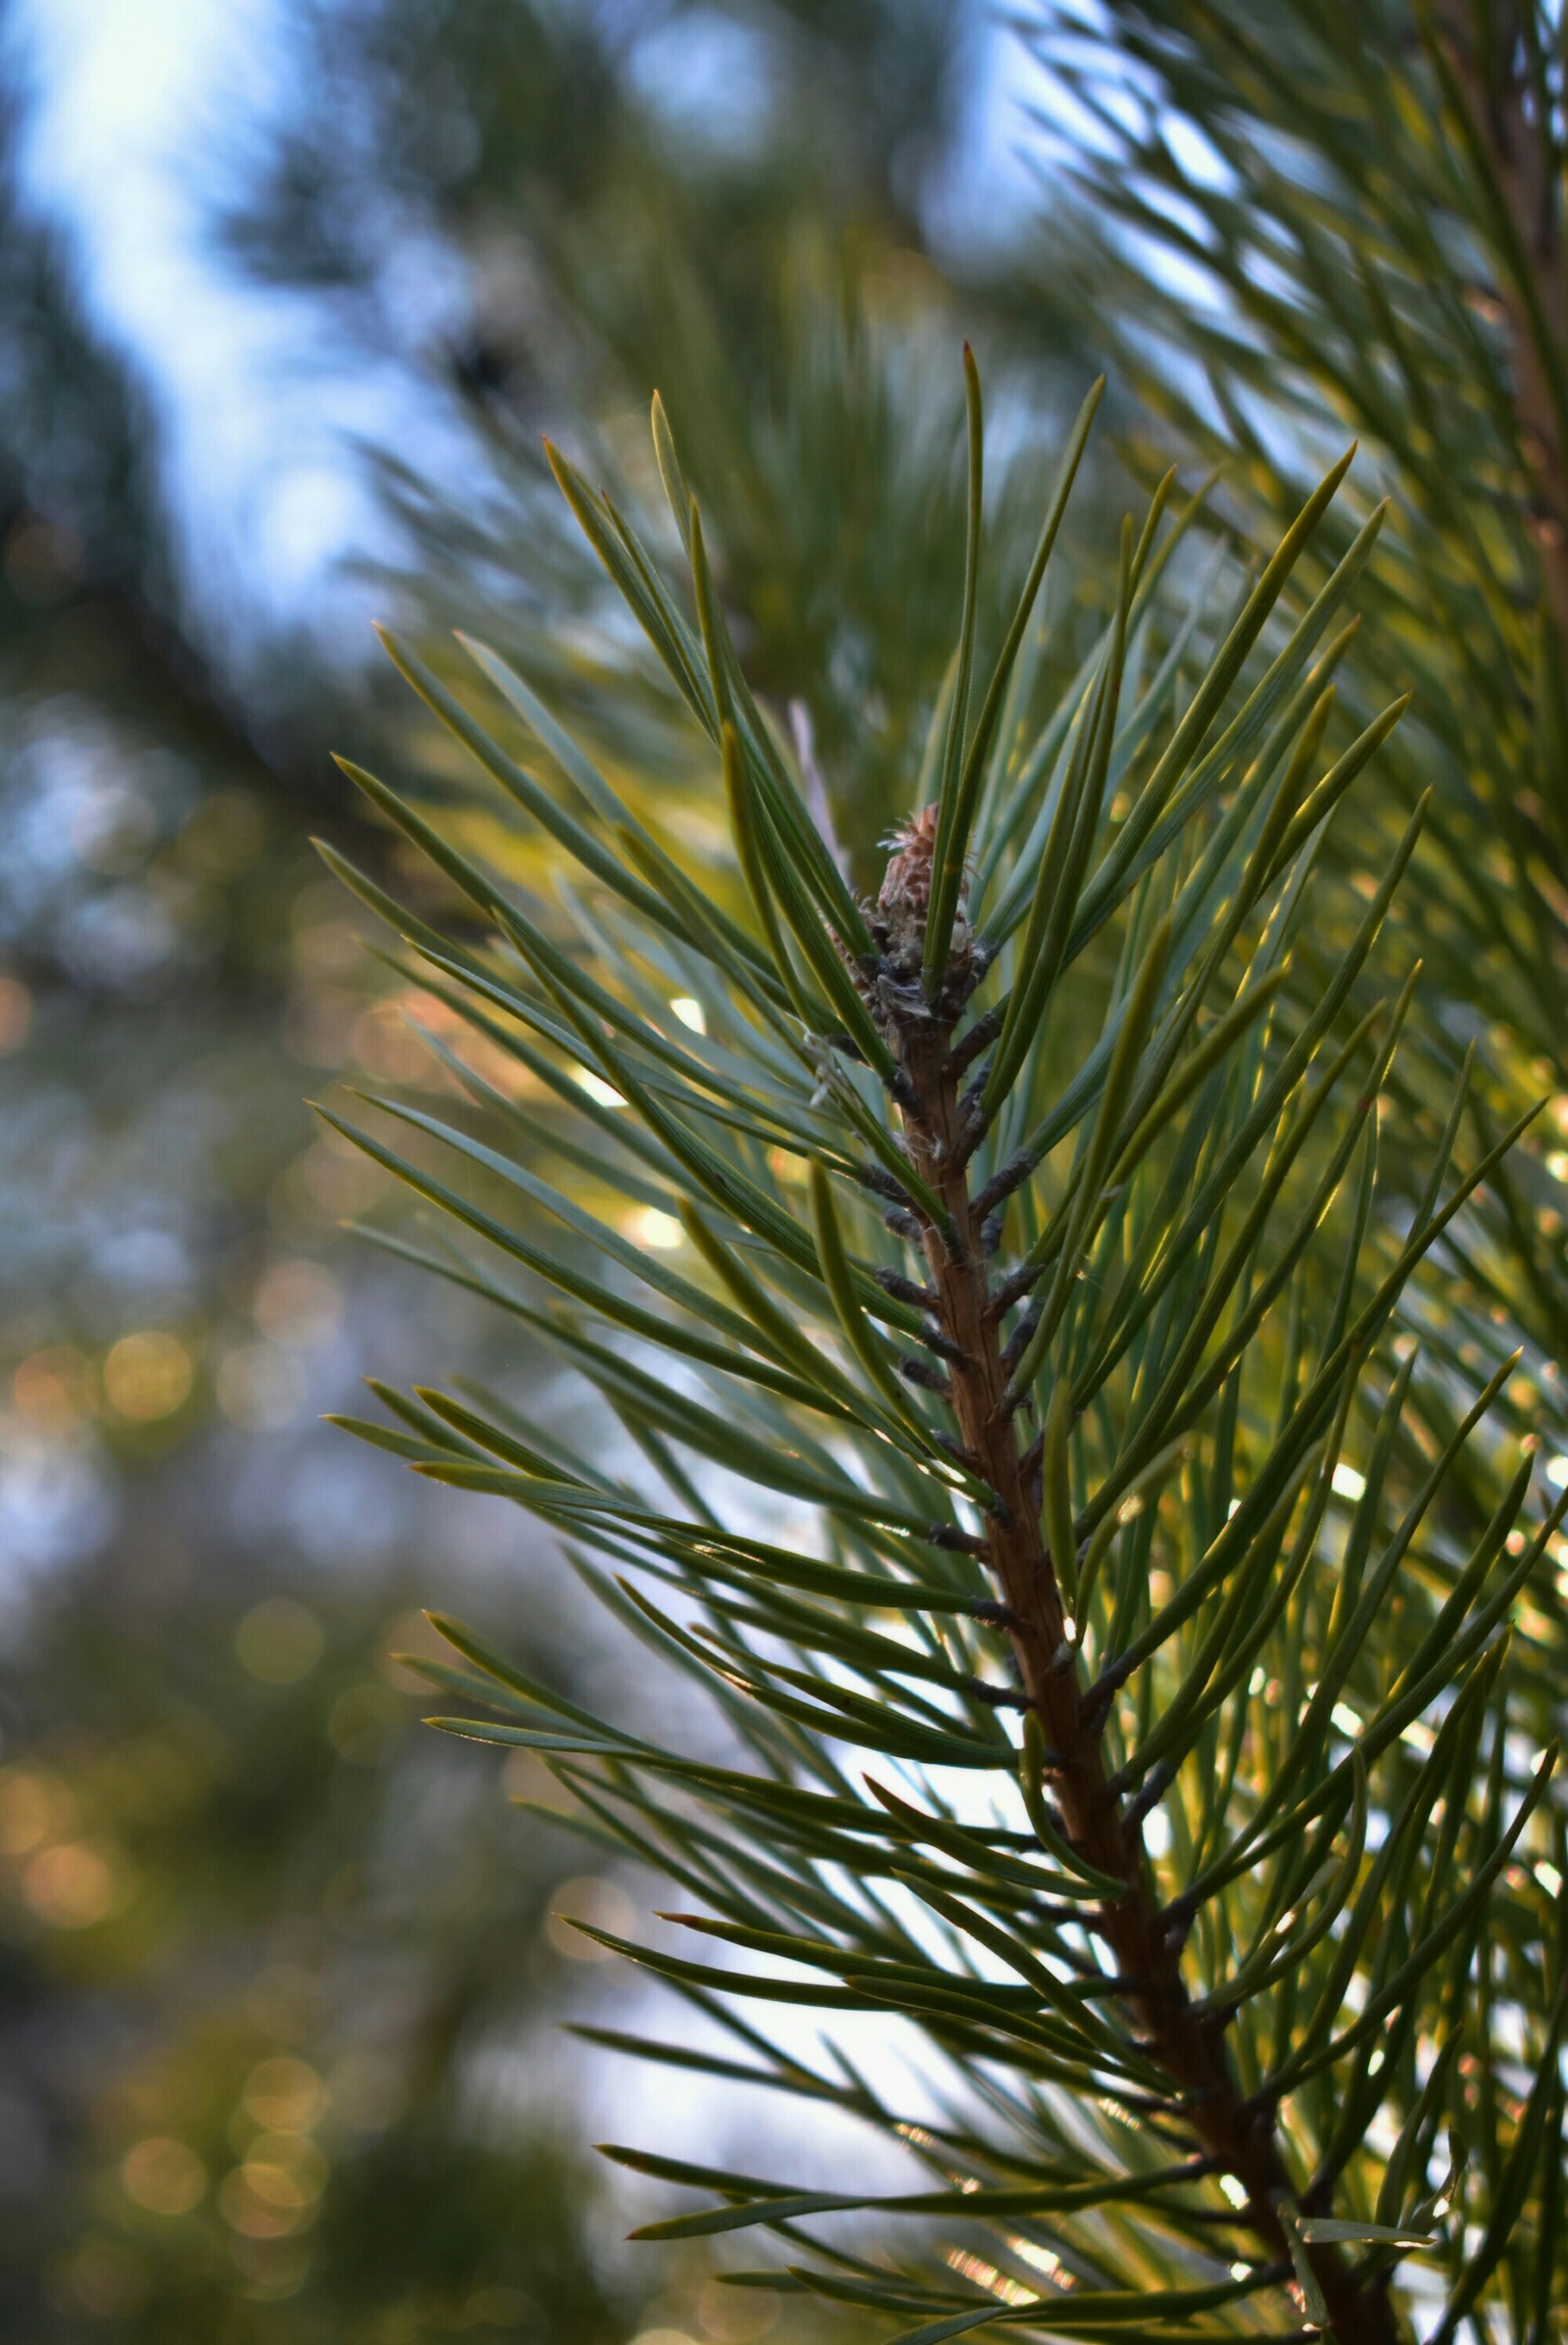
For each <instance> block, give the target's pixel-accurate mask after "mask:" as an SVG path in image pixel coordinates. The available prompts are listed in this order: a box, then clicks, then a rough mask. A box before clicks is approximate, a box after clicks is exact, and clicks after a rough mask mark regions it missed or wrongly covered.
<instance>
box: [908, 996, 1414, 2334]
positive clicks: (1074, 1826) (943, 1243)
mask: <svg viewBox="0 0 1568 2345" xmlns="http://www.w3.org/2000/svg"><path fill="white" fill-rule="evenodd" d="M888 1030H889V1033H890V1036H891V1038H892V1040H893V1042H894V1047H895V1050H896V1051H897V1054H898V1057H899V1060H900V1064H901V1065H902V1067H903V1069H904V1072H905V1074H906V1076H907V1079H908V1083H909V1086H910V1089H911V1092H912V1095H913V1097H914V1098H915V1099H917V1100H918V1106H917V1107H916V1106H912V1105H911V1106H908V1107H907V1108H906V1109H905V1110H904V1124H905V1135H906V1143H907V1148H908V1151H909V1156H910V1160H911V1162H912V1163H913V1165H914V1166H915V1168H916V1170H917V1171H918V1172H919V1173H920V1174H921V1176H922V1178H923V1179H924V1180H925V1181H926V1182H927V1183H929V1185H930V1186H931V1188H932V1189H934V1190H935V1191H936V1192H937V1193H938V1195H939V1196H940V1197H941V1198H942V1201H943V1203H944V1205H945V1206H946V1208H947V1210H948V1213H949V1215H950V1216H951V1221H952V1243H951V1245H950V1242H949V1240H948V1239H946V1238H944V1236H943V1234H942V1233H941V1232H939V1231H938V1230H936V1229H935V1228H933V1227H931V1226H930V1225H929V1224H923V1225H922V1229H921V1242H922V1246H923V1248H924V1252H925V1257H926V1261H927V1263H928V1265H929V1268H930V1277H931V1284H932V1287H933V1289H934V1291H935V1295H936V1306H937V1314H938V1317H939V1318H940V1321H941V1324H942V1327H943V1329H944V1332H945V1333H946V1334H947V1336H948V1337H949V1338H950V1339H951V1341H952V1343H954V1344H955V1345H956V1348H957V1351H958V1353H959V1354H960V1355H961V1356H960V1357H957V1358H955V1359H953V1360H952V1361H951V1363H950V1370H949V1372H950V1375H951V1378H952V1388H953V1408H954V1412H955V1415H956V1419H957V1423H958V1429H959V1434H960V1437H961V1440H962V1441H963V1443H964V1445H965V1447H966V1448H968V1449H970V1450H972V1451H973V1453H974V1455H975V1457H976V1459H977V1460H978V1462H979V1469H980V1472H981V1474H982V1476H983V1478H984V1479H985V1481H986V1482H987V1483H989V1485H990V1486H991V1488H992V1490H994V1491H995V1492H996V1495H997V1497H998V1499H999V1500H1000V1501H1001V1504H1000V1507H999V1510H998V1512H997V1514H996V1515H995V1517H994V1518H993V1520H992V1522H991V1524H990V1526H989V1528H988V1535H987V1536H988V1542H989V1545H990V1549H991V1557H992V1564H993V1568H994V1570H995V1571H996V1574H997V1577H998V1580H999V1582H1000V1593H1001V1596H1002V1598H1003V1600H1004V1602H1005V1606H1006V1608H1007V1617H1008V1628H1007V1634H1008V1635H1009V1636H1010V1637H1011V1640H1012V1645H1013V1650H1014V1652H1015V1654H1016V1656H1017V1662H1018V1669H1019V1673H1020V1676H1021V1678H1022V1682H1023V1687H1024V1690H1025V1692H1026V1693H1027V1694H1028V1696H1029V1698H1030V1701H1031V1704H1032V1706H1033V1707H1034V1708H1035V1710H1036V1711H1037V1712H1038V1714H1039V1717H1040V1721H1041V1724H1042V1726H1043V1728H1044V1730H1045V1736H1046V1740H1047V1742H1048V1743H1049V1744H1051V1745H1052V1746H1053V1747H1054V1750H1055V1751H1056V1752H1057V1753H1058V1754H1059V1755H1060V1758H1061V1760H1062V1762H1063V1767H1062V1772H1061V1773H1060V1774H1059V1775H1058V1776H1057V1777H1056V1778H1055V1779H1054V1789H1055V1792H1056V1796H1057V1799H1058V1801H1059V1804H1060V1807H1061V1811H1062V1815H1063V1817H1064V1819H1065V1821H1066V1825H1067V1830H1068V1832H1069V1834H1070V1836H1071V1839H1072V1842H1073V1845H1074V1847H1075V1848H1077V1849H1078V1850H1079V1852H1080V1853H1081V1854H1082V1855H1083V1856H1084V1857H1085V1858H1086V1859H1087V1860H1088V1861H1089V1862H1090V1863H1091V1864H1093V1865H1095V1866H1097V1867H1098V1868H1099V1869H1100V1870H1101V1871H1102V1872H1104V1873H1108V1874H1112V1875H1114V1877H1115V1878H1116V1879H1117V1880H1119V1881H1124V1882H1125V1883H1126V1889H1125V1893H1124V1894H1123V1895H1122V1896H1120V1897H1119V1898H1117V1899H1115V1900H1114V1901H1113V1902H1110V1903H1107V1904H1105V1905H1104V1906H1103V1907H1101V1908H1100V1910H1099V1914H1098V1917H1097V1923H1096V1927H1097V1929H1098V1930H1099V1933H1100V1934H1101V1936H1102V1937H1103V1939H1104V1940H1105V1942H1106V1944H1107V1945H1108V1946H1109V1947H1110V1949H1111V1952H1112V1954H1113V1957H1114V1968H1115V1970H1116V1972H1117V1974H1118V1975H1119V1976H1122V1977H1124V1978H1126V1979H1129V1980H1136V1981H1137V1984H1136V1986H1131V1987H1129V1989H1128V1992H1127V1998H1126V1999H1127V2002H1128V2004H1129V2005H1130V2007H1131V2010H1132V2013H1133V2016H1134V2018H1135V2020H1136V2022H1137V2025H1138V2027H1139V2030H1140V2032H1141V2034H1142V2036H1143V2038H1144V2040H1145V2042H1146V2044H1147V2046H1148V2048H1149V2049H1150V2051H1151V2053H1152V2057H1153V2058H1154V2059H1155V2060H1156V2061H1157V2062H1158V2063H1159V2065H1160V2067H1161V2068H1163V2069H1164V2071H1165V2073H1166V2074H1167V2076H1169V2077H1170V2079H1171V2082H1172V2084H1173V2085H1175V2086H1176V2087H1177V2088H1178V2090H1179V2092H1180V2095H1181V2098H1182V2105H1183V2114H1184V2116H1185V2118H1186V2121H1187V2122H1188V2123H1189V2124H1190V2125H1191V2126H1192V2128H1193V2130H1194V2132H1195V2133H1196V2134H1197V2136H1198V2137H1199V2139H1200V2140H1201V2143H1202V2146H1203V2149H1204V2150H1205V2152H1206V2153H1207V2154H1208V2155H1210V2156H1211V2157H1213V2158H1214V2159H1216V2160H1217V2161H1218V2164H1219V2166H1220V2169H1221V2171H1223V2172H1225V2173H1228V2174H1234V2175H1235V2176H1236V2177H1237V2179H1238V2180H1239V2181H1240V2182H1241V2183H1242V2184H1243V2186H1244V2187H1245V2189H1246V2191H1247V2207H1246V2210H1245V2221H1246V2223H1248V2224H1249V2225H1250V2228H1251V2230H1252V2232H1253V2234H1254V2236H1255V2238H1256V2239H1257V2241H1258V2243H1259V2245H1260V2247H1261V2248H1262V2250H1263V2253H1264V2256H1265V2258H1266V2260H1267V2261H1269V2262H1271V2263H1273V2262H1286V2263H1288V2262H1289V2260H1290V2248H1289V2243H1288V2241H1287V2239H1286V2235H1285V2230H1284V2227H1283V2225H1282V2223H1281V2222H1280V2218H1279V2214H1278V2211H1277V2205H1276V2200H1277V2196H1278V2194H1279V2193H1281V2192H1283V2191H1285V2190H1286V2189H1288V2187H1289V2184H1288V2178H1287V2175H1286V2172H1285V2167H1284V2162H1283V2159H1282V2156H1281V2153H1280V2147H1279V2143H1278V2139H1277V2137H1276V2134H1275V2130H1274V2125H1273V2123H1272V2119H1271V2117H1270V2116H1269V2115H1268V2113H1266V2112H1264V2113H1262V2114H1259V2113H1257V2112H1256V2111H1254V2110H1252V2109H1250V2107H1249V2106H1248V2104H1247V2102H1246V2100H1245V2099H1244V2097H1243V2095H1242V2094H1241V2092H1240V2091H1239V2090H1238V2087H1237V2084H1236V2081H1235V2078H1234V2076H1233V2075H1232V2072H1231V2066H1230V2062H1229V2059H1228V2058H1227V2055H1226V2051H1225V2045H1224V2038H1223V2030H1222V2028H1221V2027H1219V2026H1217V2025H1215V2024H1214V2023H1213V2022H1210V2021H1204V2020H1201V2019H1200V2018H1199V2016H1198V2015H1197V2013H1196V2012H1195V2011H1194V2009H1193V2006H1192V2001H1191V1998H1190V1997H1189V1995H1188V1993H1187V1989H1186V1986H1185V1984H1184V1982H1183V1979H1182V1976H1181V1962H1180V1949H1179V1946H1178V1945H1177V1944H1176V1943H1175V1942H1174V1940H1173V1938H1172V1936H1171V1935H1170V1934H1169V1933H1168V1932H1167V1931H1166V1930H1164V1928H1163V1927H1162V1922H1161V1916H1160V1911H1159V1905H1158V1901H1157V1899H1156V1897H1155V1895H1154V1890H1153V1884H1152V1881H1151V1879H1150V1875H1149V1870H1148V1867H1147V1864H1146V1861H1145V1858H1144V1851H1143V1837H1142V1831H1141V1828H1137V1827H1134V1828H1133V1829H1129V1827H1128V1822H1127V1818H1126V1814H1125V1811H1124V1809H1123V1807H1122V1803H1121V1800H1120V1799H1119V1797H1118V1796H1117V1794H1116V1793H1115V1792H1114V1791H1113V1790H1112V1789H1111V1787H1110V1784H1109V1783H1108V1781H1107V1778H1106V1774H1105V1769H1104V1764H1103V1754H1102V1750H1101V1740H1100V1736H1101V1727H1100V1725H1099V1724H1098V1723H1093V1724H1092V1723H1090V1722H1088V1721H1086V1719H1085V1717H1084V1714H1083V1705H1082V1694H1083V1688H1082V1686H1081V1685H1080V1683H1079V1671H1078V1666H1077V1661H1076V1657H1075V1656H1074V1655H1073V1654H1072V1652H1071V1650H1070V1648H1069V1647H1068V1645H1067V1642H1066V1635H1065V1623H1064V1617H1063V1608H1062V1602H1061V1596H1060V1592H1059V1590H1058V1588H1057V1585H1056V1578H1055V1573H1054V1570H1053V1568H1052V1562H1051V1558H1050V1556H1049V1554H1048V1553H1047V1551H1046V1547H1045V1543H1044V1540H1043V1538H1042V1534H1041V1526H1040V1498H1039V1492H1038V1490H1037V1489H1036V1488H1034V1487H1033V1486H1032V1478H1031V1473H1030V1470H1029V1468H1028V1466H1027V1464H1026V1459H1025V1453H1024V1451H1023V1450H1022V1449H1021V1447H1020V1445H1019V1440H1018V1434H1017V1430H1016V1424H1015V1419H1014V1417H1013V1416H1012V1415H1011V1414H1009V1413H1008V1412H1007V1410H1006V1409H1005V1402H1004V1394H1005V1388H1006V1382H1007V1378H1006V1373H1005V1368H1004V1366H1003V1363H1002V1349H1001V1335H1000V1330H999V1328H998V1326H997V1325H996V1323H995V1322H994V1320H993V1319H992V1318H991V1317H990V1316H989V1315H988V1312H987V1303H988V1301H989V1299H990V1297H989V1292H988V1281H987V1277H986V1270H985V1259H984V1253H983V1249H982V1246H981V1243H980V1232H979V1228H978V1226H977V1220H976V1215H975V1212H974V1201H973V1199H972V1198H971V1197H970V1194H969V1184H968V1179H967V1175H966V1172H965V1170H964V1163H963V1152H962V1148H961V1144H960V1129H959V1126H960V1114H959V1106H958V1083H957V1078H956V1075H955V1072H954V1069H953V1066H952V1064H951V1053H950V1043H951V1038H952V1021H951V1019H947V1020H945V1019H944V1018H942V1017H941V1016H936V1015H932V1014H930V1013H928V1012H923V1011H919V1010H914V1011H911V1013H910V1014H908V1015H902V1016H901V1015H898V1014H896V1013H895V1014H894V1015H893V1016H892V1017H890V1018H889V1020H888ZM1306 2252H1307V2254H1308V2256H1309V2257H1310V2261H1311V2267H1312V2271H1313V2273H1314V2275H1315V2277H1316V2279H1317V2282H1318V2285H1319V2287H1320V2288H1321V2290H1322V2292H1323V2298H1324V2302H1325V2303H1326V2304H1327V2306H1328V2309H1329V2315H1330V2320H1331V2322H1332V2326H1333V2333H1334V2335H1335V2337H1336V2338H1337V2339H1338V2340H1339V2345H1395V2340H1396V2338H1397V2333H1398V2332H1397V2325H1396V2322H1395V2318H1394V2314H1393V2310H1392V2307H1391V2305H1390V2303H1389V2299H1388V2294H1387V2290H1386V2287H1384V2286H1381V2285H1377V2284H1374V2285H1373V2286H1371V2287H1365V2288H1363V2287H1360V2286H1358V2285H1357V2283H1356V2280H1355V2277H1354V2274H1353V2273H1352V2272H1351V2271H1350V2269H1349V2267H1348V2264H1347V2263H1346V2262H1345V2260H1344V2258H1343V2257H1342V2256H1341V2255H1340V2254H1339V2253H1338V2251H1337V2250H1335V2249H1332V2248H1324V2247H1312V2248H1309V2249H1308V2250H1307V2251H1306Z"/></svg>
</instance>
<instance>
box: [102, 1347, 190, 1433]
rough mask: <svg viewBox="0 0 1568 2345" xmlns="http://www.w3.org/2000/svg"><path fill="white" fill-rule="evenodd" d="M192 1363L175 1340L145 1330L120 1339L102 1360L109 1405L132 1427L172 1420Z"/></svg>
mask: <svg viewBox="0 0 1568 2345" xmlns="http://www.w3.org/2000/svg"><path fill="white" fill-rule="evenodd" d="M193 1374H194V1364H193V1362H192V1360H191V1356H190V1353H189V1352H188V1351H187V1350H186V1348H185V1346H184V1344H183V1343H180V1342H179V1340H178V1338H177V1337H175V1336H171V1335H166V1334H165V1333H164V1332H163V1331H162V1330H161V1329H157V1328H148V1329H145V1330H144V1331H142V1332H141V1333H139V1334H137V1335H132V1336H122V1337H121V1339H120V1342H119V1343H116V1344H114V1345H113V1346H112V1348H111V1350H110V1352H109V1356H108V1357H107V1359H106V1360H105V1361H104V1392H105V1393H106V1394H107V1396H108V1399H109V1404H110V1406H111V1407H112V1408H113V1409H114V1410H115V1411H116V1412H117V1414H119V1415H120V1416H122V1417H126V1418H128V1419H129V1420H130V1421H131V1423H132V1424H151V1423H153V1422H154V1421H155V1420H156V1419H158V1418H159V1417H172V1415H173V1413H174V1411H175V1409H177V1408H178V1407H179V1406H180V1404H181V1403H182V1401H183V1400H184V1399H185V1397H186V1395H187V1393H188V1392H190V1387H191V1378H192V1375H193Z"/></svg>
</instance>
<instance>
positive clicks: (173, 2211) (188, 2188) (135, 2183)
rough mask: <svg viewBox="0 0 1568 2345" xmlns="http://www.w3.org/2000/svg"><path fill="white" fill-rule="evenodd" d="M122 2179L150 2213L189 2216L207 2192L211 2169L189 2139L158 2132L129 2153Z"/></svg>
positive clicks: (130, 2196) (124, 2186)
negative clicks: (176, 2137)
mask: <svg viewBox="0 0 1568 2345" xmlns="http://www.w3.org/2000/svg"><path fill="white" fill-rule="evenodd" d="M120 2182H121V2187H122V2189H123V2191H124V2193H125V2196H126V2197H127V2198H128V2199H131V2200H133V2201H134V2202H135V2204H136V2205H137V2206H138V2207H145V2208H146V2209H147V2212H148V2213H149V2214H150V2215H188V2214H189V2213H190V2211H191V2209H192V2208H193V2207H195V2206H199V2205H200V2203H201V2200H202V2198H203V2196H204V2195H205V2193H206V2189H207V2169H206V2167H205V2166H204V2165H203V2164H202V2162H201V2160H200V2158H198V2157H197V2155H196V2153H195V2151H194V2150H193V2149H192V2148H191V2147H190V2146H189V2144H188V2143H187V2142H183V2141H176V2140H175V2139H174V2138H173V2136H172V2134H168V2133H155V2134H152V2135H150V2136H149V2138H148V2139H147V2140H145V2141H138V2142H137V2143H136V2144H135V2145H134V2147H132V2148H131V2149H128V2150H127V2151H126V2152H125V2155H124V2157H123V2160H122V2162H121V2168H120Z"/></svg>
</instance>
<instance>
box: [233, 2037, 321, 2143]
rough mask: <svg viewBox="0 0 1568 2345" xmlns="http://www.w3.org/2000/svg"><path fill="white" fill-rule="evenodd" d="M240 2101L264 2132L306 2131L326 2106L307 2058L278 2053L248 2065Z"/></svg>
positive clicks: (319, 2083)
mask: <svg viewBox="0 0 1568 2345" xmlns="http://www.w3.org/2000/svg"><path fill="white" fill-rule="evenodd" d="M244 2101H245V2110H246V2114H247V2115H248V2116H250V2117H253V2118H254V2119H255V2120H256V2123H257V2124H258V2125H261V2126H262V2127H263V2128H264V2130H265V2131H266V2132H268V2133H308V2132H309V2131H310V2129H311V2127H312V2126H313V2125H315V2124H316V2123H317V2121H318V2120H319V2117H320V2115H321V2112H322V2110H323V2109H324V2108H325V2107H326V2086H325V2085H324V2084H323V2083H322V2082H321V2079H320V2077H319V2076H318V2075H317V2073H316V2071H315V2069H313V2068H312V2067H311V2066H310V2064H309V2062H307V2061H304V2060H295V2059H293V2058H291V2057H290V2056H289V2055H288V2054H287V2053H279V2054H278V2055H277V2056H276V2057H275V2058H274V2059H271V2060H262V2061H258V2063H257V2065H256V2066H255V2068H253V2069H252V2071H251V2073H250V2075H249V2076H247V2078H246V2079H245V2093H244Z"/></svg>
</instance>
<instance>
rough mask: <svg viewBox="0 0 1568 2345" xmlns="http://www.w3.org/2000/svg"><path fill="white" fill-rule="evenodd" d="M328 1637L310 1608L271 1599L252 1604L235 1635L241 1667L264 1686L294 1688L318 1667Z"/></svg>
mask: <svg viewBox="0 0 1568 2345" xmlns="http://www.w3.org/2000/svg"><path fill="white" fill-rule="evenodd" d="M325 1645H326V1634H325V1631H324V1630H323V1629H322V1627H321V1624H320V1622H319V1620H318V1619H317V1617H316V1615H315V1613H314V1612H313V1611H312V1610H311V1608H310V1606H309V1605H308V1604H301V1603H298V1602H296V1600H295V1598H294V1597H293V1596H268V1597H267V1598H265V1600H264V1601H263V1602H262V1603H260V1604H253V1605H252V1606H251V1609H250V1610H249V1612H247V1613H246V1615H245V1617H244V1619H243V1620H242V1621H241V1622H240V1624H239V1627H238V1628H237V1629H236V1630H235V1632H234V1651H235V1654H236V1656H237V1658H238V1660H239V1664H240V1667H241V1668H242V1669H245V1670H248V1671H249V1672H250V1675H251V1676H252V1677H253V1678H256V1679H259V1680H260V1682H261V1683H262V1685H297V1684H298V1682H299V1680H300V1679H301V1678H303V1677H306V1676H308V1675H309V1674H310V1672H311V1671H312V1670H313V1669H314V1668H315V1667H316V1664H317V1663H318V1661H319V1659H320V1658H321V1654H322V1651H323V1650H324V1648H325Z"/></svg>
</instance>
